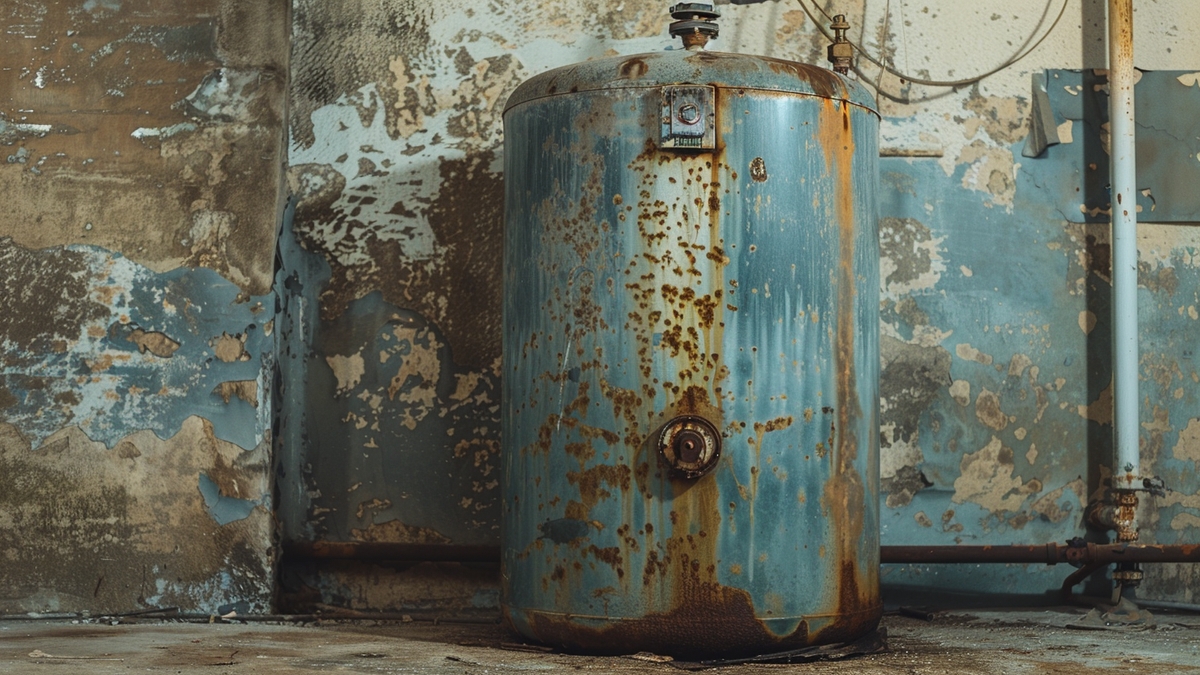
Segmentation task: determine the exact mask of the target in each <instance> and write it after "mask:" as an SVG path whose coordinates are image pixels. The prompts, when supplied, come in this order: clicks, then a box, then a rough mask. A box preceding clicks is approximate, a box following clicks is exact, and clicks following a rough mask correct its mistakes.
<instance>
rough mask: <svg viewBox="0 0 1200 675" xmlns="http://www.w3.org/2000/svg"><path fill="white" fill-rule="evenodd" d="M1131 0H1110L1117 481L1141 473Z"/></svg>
mask: <svg viewBox="0 0 1200 675" xmlns="http://www.w3.org/2000/svg"><path fill="white" fill-rule="evenodd" d="M1133 83H1134V72H1133V0H1108V91H1109V109H1108V111H1109V114H1108V119H1109V125H1110V126H1109V138H1110V144H1109V148H1110V150H1109V159H1110V160H1111V165H1112V177H1111V185H1112V187H1111V190H1112V283H1113V305H1112V306H1113V317H1112V321H1113V380H1114V381H1113V407H1114V411H1113V444H1114V445H1115V449H1116V463H1115V466H1114V467H1113V487H1115V488H1117V489H1122V490H1132V489H1135V488H1139V487H1141V484H1140V479H1139V477H1138V474H1139V472H1140V466H1139V461H1138V460H1139V457H1138V455H1139V448H1138V335H1137V330H1138V312H1137V264H1138V260H1137V184H1136V174H1137V168H1136V164H1135V160H1136V154H1135V148H1134V124H1133V119H1134V118H1133Z"/></svg>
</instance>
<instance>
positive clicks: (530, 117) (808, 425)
mask: <svg viewBox="0 0 1200 675" xmlns="http://www.w3.org/2000/svg"><path fill="white" fill-rule="evenodd" d="M878 124H879V116H878V113H877V112H876V110H875V104H874V101H873V99H872V98H871V96H870V95H869V94H868V93H867V92H866V90H865V89H864V88H863V87H862V86H860V85H859V84H857V83H856V82H854V81H852V80H850V79H848V78H846V77H844V76H842V75H839V74H837V73H834V72H832V71H829V70H826V69H824V68H821V67H816V66H811V65H804V64H799V63H793V62H790V61H782V60H778V59H772V58H763V57H755V56H745V55H740V54H722V53H714V52H707V51H698V50H695V49H693V50H684V49H679V50H673V51H663V52H656V53H651V54H639V55H636V56H623V57H613V58H606V59H601V60H596V61H590V62H586V63H579V64H576V65H571V66H566V67H563V68H558V69H556V70H552V71H549V72H546V73H543V74H541V75H538V76H536V77H534V78H532V79H530V80H529V81H527V82H525V83H524V84H522V85H521V86H520V87H519V88H518V89H517V90H516V91H515V92H514V93H513V95H512V97H511V98H510V99H509V100H508V103H507V107H506V110H505V113H504V131H505V137H504V139H505V140H504V164H505V191H506V192H505V196H506V205H505V209H506V223H505V240H504V246H505V248H504V295H505V299H504V323H503V326H504V336H503V376H502V379H503V399H502V407H503V411H502V417H503V463H504V472H503V475H502V483H503V488H502V489H503V495H504V505H503V521H502V523H503V524H502V541H503V559H502V560H503V562H502V589H503V590H502V604H503V612H504V616H505V620H506V622H507V623H508V624H509V625H510V626H511V627H512V628H513V629H515V630H516V631H518V632H519V633H521V634H523V635H524V636H526V637H528V638H530V639H532V640H536V641H539V642H543V643H547V644H550V645H555V646H558V647H561V648H565V649H569V650H579V651H588V652H598V653H628V652H637V651H642V650H646V651H652V652H656V653H660V654H671V655H675V656H683V657H689V658H700V657H705V656H715V655H739V654H749V653H763V652H771V651H779V650H785V649H791V648H797V647H802V646H806V645H811V644H818V643H828V642H835V641H843V640H847V639H853V638H856V637H858V636H860V635H862V634H864V633H866V632H868V631H870V630H873V629H874V627H875V626H876V625H877V623H878V621H879V618H880V614H881V611H882V604H881V600H880V593H879V574H878V569H879V505H878V484H879V471H878V467H879V459H878V453H879V448H878V439H879V422H878V412H877V411H878V401H879V397H878V379H879V351H878V340H879V337H878V332H879V290H878V289H879V247H878V240H877V222H876V221H877V213H876V210H877V207H876V194H877V182H878V160H877V134H878Z"/></svg>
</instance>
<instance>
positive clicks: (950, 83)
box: [796, 0, 1070, 87]
mask: <svg viewBox="0 0 1200 675" xmlns="http://www.w3.org/2000/svg"><path fill="white" fill-rule="evenodd" d="M1053 1H1054V0H1046V10H1047V11H1048V10H1049V9H1050V3H1051V2H1053ZM796 2H797V3H799V4H800V8H801V9H803V10H804V13H805V14H807V15H808V18H809V19H810V20H811V21H812V22H813V23H814V24H815V25H816V26H817V30H819V31H821V34H822V35H824V36H825V38H826V39H828V40H830V41H833V36H832V35H830V34H829V32H828V31H827V30H825V25H824V24H823V23H821V21H820V20H819V19H817V17H816V16H814V15H813V13H812V10H810V9H809V8H808V3H807V2H805V0H796ZM1068 4H1070V0H1063V4H1062V8H1061V9H1059V10H1058V16H1056V17H1054V22H1053V23H1051V24H1050V28H1048V29H1046V32H1045V33H1044V34H1043V35H1042V37H1040V38H1038V40H1037V42H1034V43H1033V44H1032V45H1031V46H1030V47H1029V48H1028V49H1026V50H1025V51H1023V52H1021V51H1019V52H1018V53H1017V54H1015V55H1014V56H1012V57H1011V58H1009V59H1008V60H1007V61H1005V62H1004V63H1002V64H1000V65H999V66H996V67H995V68H993V69H991V70H989V71H987V72H986V73H983V74H980V75H975V76H974V77H967V78H963V79H961V80H926V79H922V78H919V77H912V76H910V75H906V74H904V73H902V72H900V71H898V70H896V69H895V68H892V67H890V66H888V65H886V64H884V63H882V62H880V61H879V60H877V59H876V58H875V57H873V56H871V55H870V54H868V53H867V52H866V50H864V49H863V48H862V47H860V46H858V45H857V44H855V43H853V42H850V45H851V46H852V47H854V49H855V51H857V52H858V53H859V54H861V55H862V57H863V58H865V59H866V60H868V61H870V62H871V63H874V64H875V65H876V66H879V67H880V68H882V69H883V70H885V71H887V72H888V73H890V74H892V75H895V76H896V77H898V78H900V79H901V80H904V81H905V82H911V83H913V84H920V85H925V86H929V87H962V86H965V85H968V84H974V83H976V82H978V81H980V80H982V79H984V78H986V77H991V76H992V75H995V74H996V73H998V72H1000V71H1002V70H1004V69H1005V68H1008V67H1009V66H1011V65H1013V64H1015V63H1016V62H1018V61H1020V60H1021V59H1023V58H1025V57H1026V56H1029V54H1030V53H1032V52H1033V50H1035V49H1037V48H1038V47H1040V46H1041V44H1042V43H1043V42H1045V41H1046V38H1048V37H1050V34H1051V33H1053V32H1054V29H1055V27H1057V26H1058V22H1059V21H1060V20H1062V18H1063V14H1065V13H1066V11H1067V5H1068ZM814 5H815V6H816V8H817V9H818V10H820V12H821V13H822V14H824V15H825V18H826V19H828V20H830V21H832V20H833V17H831V16H829V13H828V12H826V11H825V10H824V9H823V8H822V7H821V5H819V4H816V3H814ZM1044 15H1045V12H1043V16H1044Z"/></svg>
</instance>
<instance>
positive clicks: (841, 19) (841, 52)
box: [827, 14, 854, 75]
mask: <svg viewBox="0 0 1200 675" xmlns="http://www.w3.org/2000/svg"><path fill="white" fill-rule="evenodd" d="M829 27H830V28H832V29H833V44H831V45H829V49H828V52H827V53H828V56H829V62H830V63H831V64H833V69H834V70H835V71H836V72H839V73H842V74H843V75H845V74H846V73H848V72H850V62H851V61H852V60H853V59H854V45H852V44H850V41H849V40H847V39H846V31H847V30H850V24H849V22H847V21H846V15H845V14H838V15H837V16H835V17H833V23H832V24H830V26H829Z"/></svg>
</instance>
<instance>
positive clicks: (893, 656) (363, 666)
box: [0, 608, 1200, 675]
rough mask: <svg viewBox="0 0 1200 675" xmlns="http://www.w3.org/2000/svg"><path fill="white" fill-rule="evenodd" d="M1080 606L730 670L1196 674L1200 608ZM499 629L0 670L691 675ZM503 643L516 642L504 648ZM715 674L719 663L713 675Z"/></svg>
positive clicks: (307, 639) (13, 653) (42, 629)
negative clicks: (1101, 621)
mask: <svg viewBox="0 0 1200 675" xmlns="http://www.w3.org/2000/svg"><path fill="white" fill-rule="evenodd" d="M1083 613H1084V610H1077V609H1071V608H1063V609H1059V610H1041V609H1039V610H1022V611H1015V610H1004V611H972V612H971V613H970V614H966V613H946V614H939V615H937V616H936V617H935V618H934V619H933V620H932V621H923V620H920V619H914V618H908V617H904V616H887V617H885V619H884V625H885V627H886V628H887V630H888V634H889V637H888V643H889V646H890V650H889V651H888V652H886V653H880V654H873V655H867V656H859V657H855V658H851V659H846V660H841V661H827V662H821V663H814V664H804V665H786V666H785V665H753V666H748V665H741V666H729V667H725V668H721V669H719V670H720V671H721V672H723V673H728V674H729V675H745V674H749V673H760V672H761V673H767V672H770V673H777V672H780V671H781V670H783V671H794V672H801V671H803V672H820V673H854V674H855V675H867V674H876V673H879V674H883V673H888V674H891V673H904V674H906V675H914V674H921V675H935V674H941V673H945V674H951V673H953V674H956V675H957V674H971V673H980V674H987V675H993V674H996V673H1052V674H1053V673H1063V674H1067V673H1070V674H1071V675H1078V674H1079V673H1081V672H1083V671H1084V670H1091V671H1100V672H1129V673H1138V674H1139V675H1140V674H1158V673H1200V615H1197V614H1165V613H1156V619H1157V624H1158V625H1157V626H1156V627H1155V628H1153V629H1144V630H1136V631H1130V630H1111V629H1108V630H1106V629H1103V628H1100V629H1096V630H1083V629H1073V628H1067V627H1066V626H1067V625H1068V624H1070V623H1074V622H1078V621H1079V620H1080V619H1081V618H1082V617H1083ZM513 639H514V638H513V637H512V636H510V635H508V634H506V633H505V632H504V631H503V630H501V629H500V628H499V627H498V626H495V625H479V624H440V625H433V624H432V623H429V622H412V623H400V622H394V623H377V622H352V623H344V622H343V623H334V624H328V623H327V624H322V625H314V624H307V625H288V624H266V623H250V624H231V623H224V624H220V623H218V624H187V623H169V622H144V623H134V624H120V625H116V626H113V625H109V624H107V623H104V624H101V623H83V622H80V623H71V622H69V621H66V622H64V621H0V673H21V674H22V675H24V674H26V673H28V674H30V675H37V674H38V673H55V674H59V673H87V674H88V675H106V674H109V673H128V672H132V671H136V672H151V673H176V674H189V675H190V674H199V673H204V674H205V675H223V674H225V673H230V674H241V673H264V674H271V673H297V674H299V673H318V672H320V673H430V674H433V673H447V674H450V673H453V674H454V675H484V674H493V673H494V674H503V673H510V672H518V671H548V672H559V671H574V670H579V671H587V672H596V673H650V672H654V673H660V674H664V675H665V674H670V673H683V672H685V671H683V670H679V669H677V668H675V667H674V666H673V665H672V664H670V663H656V662H652V661H645V660H638V659H635V658H631V657H587V656H569V655H563V654H553V653H537V652H524V651H513V650H512V649H511V648H503V647H502V643H508V642H509V641H511V640H513ZM505 647H508V645H505ZM710 672H712V671H710Z"/></svg>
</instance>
